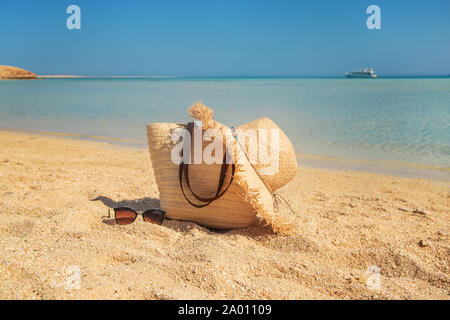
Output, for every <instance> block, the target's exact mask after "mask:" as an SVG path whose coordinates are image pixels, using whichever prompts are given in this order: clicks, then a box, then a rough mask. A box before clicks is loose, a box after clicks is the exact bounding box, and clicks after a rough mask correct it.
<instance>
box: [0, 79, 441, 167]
mask: <svg viewBox="0 0 450 320" xmlns="http://www.w3.org/2000/svg"><path fill="white" fill-rule="evenodd" d="M199 100H202V101H203V102H204V103H205V104H207V105H209V106H211V107H212V108H213V109H214V110H215V118H216V119H217V120H218V121H220V122H222V123H225V124H227V125H229V126H238V125H239V124H242V123H245V122H248V121H251V120H253V119H256V118H260V117H270V118H272V119H273V120H274V121H275V122H276V123H277V124H278V125H279V126H280V127H281V128H282V129H283V130H284V131H285V132H286V134H287V135H288V137H289V138H290V139H291V140H292V142H293V145H294V147H295V150H296V152H297V153H298V154H310V155H317V156H325V157H338V158H350V159H368V160H386V161H401V162H409V163H417V164H423V165H426V166H432V167H436V168H448V167H450V142H449V141H450V139H449V132H450V130H449V124H450V114H449V113H450V78H389V79H388V78H386V79H344V78H343V79H324V78H321V79H313V78H289V79H286V78H284V79H280V78H138V79H42V80H35V81H0V127H1V128H8V129H20V130H33V131H55V132H65V133H72V134H83V135H87V136H107V137H114V138H122V139H131V140H133V141H135V142H136V143H137V144H141V145H145V125H146V124H147V123H150V122H165V121H167V122H186V121H188V119H189V118H188V116H187V112H186V107H187V106H188V105H190V104H191V103H193V102H196V101H199Z"/></svg>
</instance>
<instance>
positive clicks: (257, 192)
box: [147, 103, 297, 232]
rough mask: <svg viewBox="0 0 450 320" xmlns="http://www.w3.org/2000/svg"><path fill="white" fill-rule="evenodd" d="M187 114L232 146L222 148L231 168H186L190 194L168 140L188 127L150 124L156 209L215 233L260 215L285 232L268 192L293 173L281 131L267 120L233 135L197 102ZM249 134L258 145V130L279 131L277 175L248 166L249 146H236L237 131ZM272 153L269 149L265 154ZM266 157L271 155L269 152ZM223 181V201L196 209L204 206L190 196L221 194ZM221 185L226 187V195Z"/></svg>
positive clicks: (286, 227)
mask: <svg viewBox="0 0 450 320" xmlns="http://www.w3.org/2000/svg"><path fill="white" fill-rule="evenodd" d="M188 111H189V113H190V115H191V116H192V117H194V118H196V119H198V120H200V121H201V122H202V124H203V129H204V130H205V129H214V130H220V131H221V133H222V135H223V137H224V138H225V139H224V140H226V141H234V142H235V143H233V145H232V146H229V145H228V148H226V147H225V150H226V151H227V152H229V154H230V156H231V158H232V162H233V166H232V165H228V166H227V168H226V170H224V167H223V166H222V165H221V164H206V163H200V164H190V165H189V180H188V181H190V184H189V185H190V188H191V189H192V190H191V189H190V188H189V186H188V184H187V181H186V178H187V177H186V176H184V177H182V169H181V166H180V164H177V163H174V162H173V161H172V151H173V150H174V148H175V147H176V146H177V144H178V143H179V142H178V141H173V140H172V138H171V137H172V135H173V134H174V132H176V131H177V130H179V129H184V128H186V125H185V124H176V123H153V124H149V125H148V126H147V139H148V146H149V151H150V158H151V161H152V166H153V170H154V174H155V179H156V183H157V185H158V189H159V191H160V205H161V208H162V209H163V210H165V211H166V215H167V217H168V218H170V219H176V220H185V221H192V222H195V223H198V224H200V225H203V226H206V227H210V228H215V229H236V228H243V227H248V226H251V225H252V224H254V222H255V218H256V216H257V215H259V216H261V217H262V218H263V219H264V220H265V222H266V223H267V224H268V225H270V226H271V227H272V229H273V230H274V231H275V232H287V231H289V230H290V223H289V222H287V221H286V219H285V218H284V217H283V216H281V215H280V214H278V213H275V212H274V210H273V198H272V193H273V192H274V191H275V190H277V189H278V188H280V187H281V186H283V185H285V184H286V183H287V182H289V181H290V180H291V179H292V178H293V177H294V176H295V174H296V173H297V162H296V159H295V152H294V149H293V147H292V144H291V143H290V142H289V140H288V138H287V137H286V136H285V135H284V133H283V132H282V131H281V129H279V128H278V127H277V126H276V124H275V123H273V122H272V121H271V120H270V119H268V118H263V119H259V120H255V121H252V122H250V123H248V124H246V125H244V126H241V127H238V128H236V131H235V132H233V131H232V130H231V129H230V128H228V127H226V126H224V125H222V124H220V123H218V122H216V121H215V120H213V119H212V115H213V111H212V110H211V109H210V108H209V107H207V106H204V105H202V104H201V103H197V104H194V105H193V106H192V107H191V108H190V109H188ZM249 129H250V130H252V129H253V130H256V131H257V139H258V141H259V139H261V136H260V131H259V129H277V130H278V131H279V142H280V143H279V144H278V146H279V150H277V151H278V154H279V157H278V161H277V162H278V170H277V171H276V172H275V173H273V174H270V175H267V174H264V168H266V167H267V165H265V164H264V163H266V162H265V161H263V160H264V159H262V161H259V162H256V163H250V161H249V156H251V155H249V152H251V150H249V146H246V145H245V144H243V143H244V141H239V137H240V136H239V134H240V132H243V131H245V130H249ZM235 133H237V137H238V138H237V140H236V139H235V138H234V134H235ZM205 147H206V144H205V143H203V145H202V147H201V148H200V149H199V150H200V151H201V152H203V150H204V148H205ZM270 148H271V146H270V144H269V151H270ZM193 150H194V148H193ZM192 154H194V152H193V153H192ZM268 154H271V153H270V152H268ZM233 171H234V172H233ZM223 172H224V174H223V175H222V173H223ZM221 176H224V177H225V178H224V180H225V181H224V187H223V188H222V190H221V191H222V194H221V196H220V197H218V198H217V199H214V200H213V201H210V202H205V205H204V206H200V207H199V206H195V203H198V204H201V203H202V202H198V201H196V200H197V199H196V198H195V197H192V196H193V195H194V196H195V195H196V196H198V197H200V198H211V197H213V196H214V195H215V194H217V193H219V191H218V190H217V186H218V184H219V185H220V183H219V180H220V177H221ZM180 181H181V184H180ZM225 186H227V187H228V188H227V189H226V191H225ZM191 191H192V193H191ZM183 193H187V194H188V195H186V194H183ZM189 199H191V200H189ZM193 203H194V205H193Z"/></svg>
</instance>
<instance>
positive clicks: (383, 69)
mask: <svg viewBox="0 0 450 320" xmlns="http://www.w3.org/2000/svg"><path fill="white" fill-rule="evenodd" d="M70 4H76V5H79V6H80V8H81V19H82V29H81V30H68V29H67V28H66V19H67V17H68V14H66V8H67V6H68V5H70ZM370 4H377V5H379V6H380V7H381V25H382V30H373V31H372V30H368V29H367V27H366V19H367V17H368V15H367V14H366V13H365V12H366V8H367V7H368V5H370ZM0 39H1V40H0V41H1V42H0V43H1V45H0V64H6V65H15V66H19V67H23V68H26V69H29V70H31V71H34V72H36V73H38V74H81V75H179V76H196V75H197V76H220V75H225V76H227V75H228V76H231V75H244V76H245V75H249V76H264V75H269V76H309V75H318V76H325V75H342V73H343V72H346V71H350V70H353V69H358V68H361V67H365V66H373V67H374V68H375V71H376V72H377V73H380V74H382V75H426V74H449V73H450V1H449V0H428V1H425V0H405V1H401V0H371V1H365V0H345V1H336V0H328V1H325V0H306V1H283V0H273V1H272V0H270V1H269V0H255V1H247V0H239V1H235V0H226V1H225V0H224V1H215V0H208V1H195V0H190V1H187V0H180V1H171V0H165V1H138V0H134V1H131V0H130V1H118V0H89V1H88V0H71V1H65V0H53V1H51V0H39V1H34V0H28V1H24V0H1V1H0Z"/></svg>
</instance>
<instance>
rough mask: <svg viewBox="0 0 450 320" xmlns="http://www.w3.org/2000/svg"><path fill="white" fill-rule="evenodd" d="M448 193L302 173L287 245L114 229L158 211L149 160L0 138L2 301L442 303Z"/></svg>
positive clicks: (401, 182) (173, 227) (66, 142)
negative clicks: (121, 213)
mask: <svg viewBox="0 0 450 320" xmlns="http://www.w3.org/2000/svg"><path fill="white" fill-rule="evenodd" d="M448 188H449V183H448V182H434V181H429V180H424V179H406V178H398V177H391V176H383V175H377V174H369V173H356V172H350V171H334V172H332V171H326V170H319V169H308V168H304V167H301V168H300V172H299V173H298V175H297V177H296V178H295V179H294V181H292V182H291V183H289V184H288V185H287V186H285V187H284V188H283V189H282V190H281V191H280V193H281V194H282V195H283V196H284V197H286V198H288V199H290V201H291V203H292V204H293V207H294V210H295V212H296V213H295V215H292V214H291V216H292V217H293V218H294V219H295V220H294V221H295V228H294V233H293V235H291V236H277V235H274V234H272V233H271V231H270V229H268V228H266V227H264V225H263V221H260V223H259V224H258V225H255V226H253V227H250V228H247V229H243V230H234V231H228V232H214V231H212V230H208V229H206V228H203V227H200V226H198V225H196V224H193V223H188V222H180V221H165V222H164V224H163V225H162V226H157V225H152V224H149V223H144V222H143V221H142V220H141V219H138V220H137V221H136V222H135V223H134V224H132V225H127V226H118V225H114V224H113V223H112V220H111V219H109V218H107V217H106V216H107V215H108V210H110V209H111V208H113V207H116V206H120V205H126V206H130V207H133V208H135V209H139V210H142V209H146V208H151V207H155V206H158V204H159V203H158V190H157V188H156V185H155V180H154V176H153V173H152V168H151V162H150V159H149V155H148V151H147V150H145V149H134V148H125V147H117V146H115V145H111V144H106V143H96V142H88V141H81V140H71V139H63V138H55V137H43V136H36V135H30V134H20V133H10V132H0V298H2V299H17V298H36V299H60V298H64V299H72V298H81V299H84V298H106V299H110V298H122V299H128V298H136V299H178V298H187V299H189V298H198V299H211V298H212V299H214V298H217V299H221V298H231V299H232V298H254V299H304V298H313V299H318V298H326V299H336V298H337V299H421V298H425V299H427V298H437V299H448V298H449V291H450V276H449V274H450V264H449V263H450V242H449V235H448V231H449V227H450V225H449V224H450V219H449V206H448V204H449V193H448V190H449V189H448ZM286 214H289V213H286ZM71 266H75V268H79V270H80V272H81V277H80V281H79V282H77V283H79V285H80V286H79V288H78V287H73V286H71V285H70V284H71V283H72V282H71V281H72V280H71V279H72V278H71V277H72V276H73V273H72V271H70V270H73V268H74V267H71ZM377 270H378V271H379V275H378V271H377ZM69 280H70V281H69Z"/></svg>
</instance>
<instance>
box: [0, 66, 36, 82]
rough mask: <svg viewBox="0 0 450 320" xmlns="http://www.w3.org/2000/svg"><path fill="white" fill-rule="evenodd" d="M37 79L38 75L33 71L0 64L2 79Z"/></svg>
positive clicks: (0, 78) (0, 76) (0, 77)
mask: <svg viewBox="0 0 450 320" xmlns="http://www.w3.org/2000/svg"><path fill="white" fill-rule="evenodd" d="M29 79H37V75H36V74H35V73H33V72H31V71H28V70H25V69H21V68H17V67H12V66H0V80H29Z"/></svg>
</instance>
